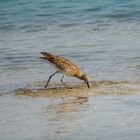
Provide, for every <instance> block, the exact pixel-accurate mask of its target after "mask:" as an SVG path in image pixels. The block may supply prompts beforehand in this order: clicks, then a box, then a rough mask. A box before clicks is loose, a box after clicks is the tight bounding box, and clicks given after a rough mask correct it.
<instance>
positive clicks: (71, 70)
mask: <svg viewBox="0 0 140 140" xmlns="http://www.w3.org/2000/svg"><path fill="white" fill-rule="evenodd" d="M41 54H42V55H43V56H41V57H40V58H41V59H44V60H47V62H49V63H50V64H51V65H53V66H54V67H55V68H56V69H57V70H56V71H55V72H54V73H53V74H51V75H50V76H49V79H48V81H47V83H46V85H45V89H46V88H47V87H48V84H49V82H50V80H51V78H52V77H53V76H54V75H55V74H57V73H61V74H62V78H61V82H62V83H63V84H64V85H65V86H67V87H69V88H71V87H70V86H69V85H67V84H66V83H65V82H64V81H63V78H64V75H66V76H73V77H76V78H78V79H80V80H83V81H84V82H85V83H86V84H87V87H88V88H90V85H89V81H90V78H89V76H88V75H87V74H86V73H85V72H83V71H82V70H81V69H80V68H79V67H78V66H77V65H76V64H74V63H73V62H72V61H71V60H69V59H66V58H64V57H61V56H58V55H54V54H51V53H48V52H46V51H43V52H41Z"/></svg>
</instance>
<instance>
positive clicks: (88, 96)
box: [0, 81, 140, 140]
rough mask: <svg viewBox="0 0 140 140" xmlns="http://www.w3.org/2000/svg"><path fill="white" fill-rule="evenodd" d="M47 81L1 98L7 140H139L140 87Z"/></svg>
mask: <svg viewBox="0 0 140 140" xmlns="http://www.w3.org/2000/svg"><path fill="white" fill-rule="evenodd" d="M43 85H44V82H36V83H32V84H31V85H29V86H27V87H25V88H23V89H17V90H15V91H13V93H12V94H7V95H2V96H1V97H0V130H1V131H0V139H2V140H8V139H10V140H19V139H20V140H46V139H47V140H54V139H58V140H65V139H67V140H85V139H86V140H91V139H95V140H112V139H113V140H125V139H126V140H132V139H135V140H139V138H140V134H139V130H140V121H139V116H140V111H139V107H140V102H139V101H140V85H139V83H130V82H127V81H123V82H114V81H96V82H93V83H91V85H92V87H91V88H90V89H88V88H87V87H86V85H85V84H80V85H76V86H74V87H72V89H67V88H65V87H63V86H62V85H59V84H58V85H50V88H49V89H47V90H44V89H43Z"/></svg>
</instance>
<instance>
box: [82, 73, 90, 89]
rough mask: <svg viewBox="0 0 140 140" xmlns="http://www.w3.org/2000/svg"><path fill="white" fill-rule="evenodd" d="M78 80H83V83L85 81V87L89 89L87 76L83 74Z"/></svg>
mask: <svg viewBox="0 0 140 140" xmlns="http://www.w3.org/2000/svg"><path fill="white" fill-rule="evenodd" d="M80 79H81V80H83V81H85V82H86V84H87V86H88V88H90V86H89V81H90V78H89V76H88V75H87V74H85V73H84V74H82V75H81V77H80Z"/></svg>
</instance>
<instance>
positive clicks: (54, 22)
mask: <svg viewBox="0 0 140 140" xmlns="http://www.w3.org/2000/svg"><path fill="white" fill-rule="evenodd" d="M139 7H140V1H139V0H133V1H131V0H124V1H121V0H106V1H97V0H86V1H83V0H77V1H73V0H72V1H68V0H47V1H46V0H39V1H33V0H20V1H18V0H6V1H4V0H0V90H1V91H2V92H7V91H11V90H14V89H17V88H20V87H24V86H25V85H27V84H29V83H31V82H34V81H41V80H46V79H47V78H48V76H49V75H50V74H51V73H52V72H53V71H55V70H53V69H52V68H51V67H50V66H49V65H47V64H45V63H44V62H43V61H41V60H40V59H39V57H40V51H43V50H47V51H49V52H52V53H55V54H58V55H62V56H64V57H67V58H69V59H71V60H73V61H74V62H75V63H76V64H78V65H79V66H80V67H81V68H82V69H83V70H84V71H85V72H87V73H88V74H90V76H91V77H92V79H93V80H113V81H115V80H122V81H124V80H128V81H139V80H140V63H139V62H140V39H139V36H140V8H139ZM54 81H59V80H58V78H56V79H55V78H54V80H52V82H54ZM68 81H71V80H69V78H68Z"/></svg>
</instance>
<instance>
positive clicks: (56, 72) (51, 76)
mask: <svg viewBox="0 0 140 140" xmlns="http://www.w3.org/2000/svg"><path fill="white" fill-rule="evenodd" d="M56 73H58V71H56V72H55V73H53V74H52V75H50V77H49V79H48V81H47V84H46V85H45V89H46V88H47V86H48V84H49V82H50V80H51V78H52V77H53V76H54V75H55V74H56Z"/></svg>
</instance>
